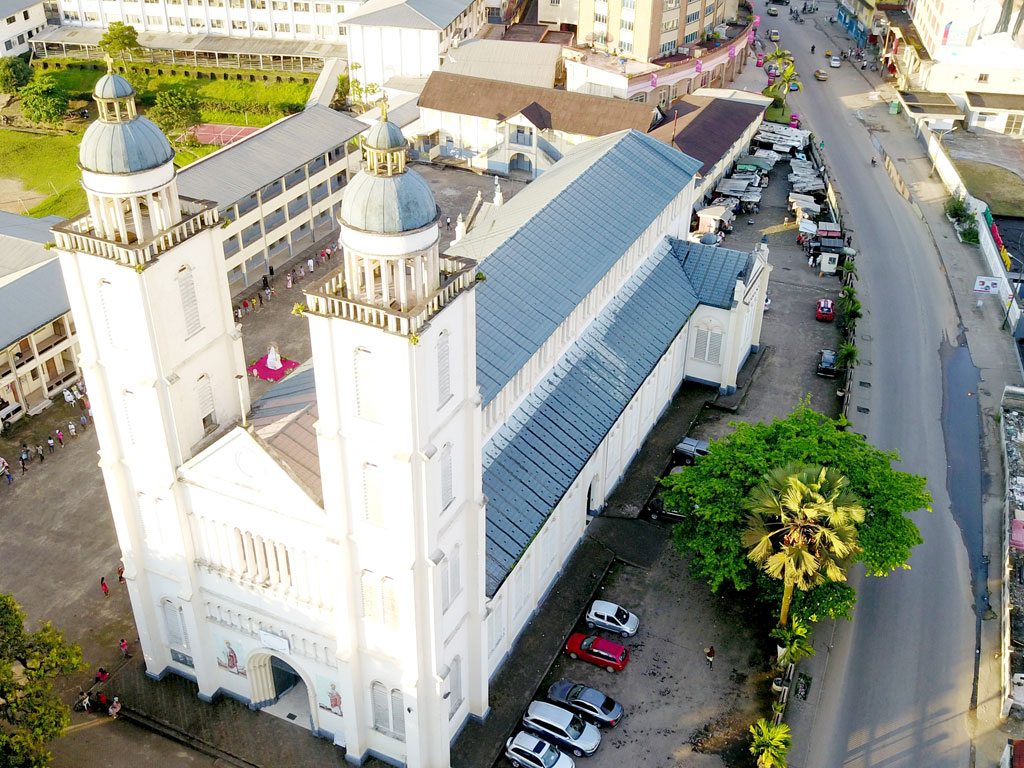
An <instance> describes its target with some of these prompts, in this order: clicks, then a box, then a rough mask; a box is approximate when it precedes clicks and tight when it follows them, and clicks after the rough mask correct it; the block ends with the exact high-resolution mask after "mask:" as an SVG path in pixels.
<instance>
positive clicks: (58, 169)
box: [0, 131, 86, 217]
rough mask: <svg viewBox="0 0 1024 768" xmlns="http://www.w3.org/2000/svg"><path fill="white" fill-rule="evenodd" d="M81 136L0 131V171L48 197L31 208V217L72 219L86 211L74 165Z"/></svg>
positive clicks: (79, 175) (79, 173) (77, 173)
mask: <svg viewBox="0 0 1024 768" xmlns="http://www.w3.org/2000/svg"><path fill="white" fill-rule="evenodd" d="M81 140H82V134H80V133H74V134H71V135H69V136H49V135H42V134H33V133H19V132H18V131H0V169H2V171H0V172H2V173H3V175H4V176H6V177H8V178H16V179H18V180H19V181H21V183H22V184H24V185H25V186H26V187H28V188H29V189H33V190H36V191H37V192H42V193H43V194H48V195H50V197H49V198H47V199H46V200H44V201H43V202H42V203H40V204H39V205H37V206H36V207H35V208H33V209H32V210H31V211H29V213H30V214H31V215H33V216H46V215H48V214H51V213H52V214H56V215H58V216H65V217H67V216H73V215H76V214H79V213H81V212H82V211H84V210H85V209H86V202H85V192H84V191H83V190H82V187H81V185H80V184H79V183H78V182H79V180H80V179H81V178H82V172H81V171H79V170H78V166H77V165H76V163H77V161H78V144H79V142H81Z"/></svg>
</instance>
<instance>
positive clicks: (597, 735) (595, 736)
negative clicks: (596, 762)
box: [523, 701, 601, 757]
mask: <svg viewBox="0 0 1024 768" xmlns="http://www.w3.org/2000/svg"><path fill="white" fill-rule="evenodd" d="M523 726H525V727H526V728H528V729H529V730H531V731H533V732H534V733H536V734H538V735H540V736H543V737H544V738H545V739H547V740H548V741H553V742H555V743H556V744H559V745H561V746H562V747H564V748H565V749H567V750H569V751H570V752H572V753H573V754H574V755H576V757H583V756H584V755H587V756H590V755H592V754H594V753H595V752H596V751H597V748H598V747H599V746H601V732H600V731H599V730H597V726H596V725H593V724H591V723H587V722H584V721H583V719H582V718H581V717H580V716H579V715H575V714H573V713H572V712H570V711H569V710H567V709H562V708H561V707H556V706H555V705H554V704H548V703H547V702H546V701H534V702H531V703H530V707H529V708H528V709H527V710H526V714H525V715H523Z"/></svg>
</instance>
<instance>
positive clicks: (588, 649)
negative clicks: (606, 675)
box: [565, 632, 629, 672]
mask: <svg viewBox="0 0 1024 768" xmlns="http://www.w3.org/2000/svg"><path fill="white" fill-rule="evenodd" d="M565 650H566V652H567V653H568V654H569V658H572V659H583V660H584V661H589V662H590V663H591V664H596V665H597V666H599V667H604V668H605V669H607V670H608V671H609V672H621V671H622V670H624V669H625V668H626V664H627V663H628V662H629V651H628V650H626V649H625V648H624V647H623V646H621V645H619V644H618V643H613V642H612V641H611V640H605V639H604V638H603V637H597V636H596V635H584V634H583V633H582V632H577V633H576V634H575V635H573V636H572V637H570V638H569V641H568V642H567V643H566V644H565Z"/></svg>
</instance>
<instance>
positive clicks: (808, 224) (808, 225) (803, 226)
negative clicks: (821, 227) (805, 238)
mask: <svg viewBox="0 0 1024 768" xmlns="http://www.w3.org/2000/svg"><path fill="white" fill-rule="evenodd" d="M797 227H799V229H800V231H801V232H804V233H806V234H808V235H814V234H817V232H818V227H817V225H816V224H815V223H814V222H813V221H811V220H810V219H800V221H799V222H797Z"/></svg>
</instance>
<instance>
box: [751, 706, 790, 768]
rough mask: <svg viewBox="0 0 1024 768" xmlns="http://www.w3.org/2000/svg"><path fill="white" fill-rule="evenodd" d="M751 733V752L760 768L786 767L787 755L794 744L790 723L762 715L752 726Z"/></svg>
mask: <svg viewBox="0 0 1024 768" xmlns="http://www.w3.org/2000/svg"><path fill="white" fill-rule="evenodd" d="M750 735H751V737H752V738H751V742H750V754H752V755H753V756H754V757H756V758H757V765H758V768H786V755H788V754H789V748H790V746H792V744H793V737H792V736H791V735H790V733H789V726H788V725H786V724H785V723H777V724H776V723H770V722H768V721H767V720H765V719H764V718H763V717H762V718H761V719H760V720H758V721H757V722H756V723H754V724H753V725H752V726H750Z"/></svg>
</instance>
